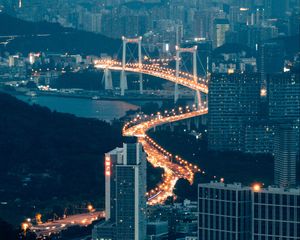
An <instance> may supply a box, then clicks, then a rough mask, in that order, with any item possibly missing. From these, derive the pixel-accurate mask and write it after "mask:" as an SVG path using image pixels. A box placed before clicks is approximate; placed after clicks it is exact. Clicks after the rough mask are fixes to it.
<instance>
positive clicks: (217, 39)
mask: <svg viewBox="0 0 300 240" xmlns="http://www.w3.org/2000/svg"><path fill="white" fill-rule="evenodd" d="M229 28H230V25H229V21H228V19H226V18H225V19H215V20H214V46H215V47H216V48H217V47H220V46H222V45H223V44H224V43H225V33H226V32H227V31H229Z"/></svg>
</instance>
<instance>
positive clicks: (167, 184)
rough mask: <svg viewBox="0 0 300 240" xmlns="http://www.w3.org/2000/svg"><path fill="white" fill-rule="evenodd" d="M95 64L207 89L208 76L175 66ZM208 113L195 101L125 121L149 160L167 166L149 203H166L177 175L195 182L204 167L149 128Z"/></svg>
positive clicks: (125, 132)
mask: <svg viewBox="0 0 300 240" xmlns="http://www.w3.org/2000/svg"><path fill="white" fill-rule="evenodd" d="M95 68H98V69H109V70H113V71H125V72H133V73H142V74H148V75H151V76H155V77H159V78H162V79H165V80H167V81H171V82H173V83H176V84H180V85H182V86H185V87H187V88H190V89H192V90H195V91H196V92H202V93H205V94H207V93H208V87H207V80H206V79H203V78H198V77H194V75H191V74H189V73H185V72H182V71H179V72H178V73H177V74H176V71H175V70H173V69H169V68H165V67H162V66H160V65H158V64H153V63H150V64H141V63H128V64H125V65H123V66H122V63H121V62H118V61H115V60H110V59H102V60H97V61H95ZM207 113H208V109H207V108H205V107H203V106H201V105H199V106H195V105H193V107H189V106H187V107H185V108H181V107H180V108H178V109H172V110H171V111H165V112H163V113H160V112H158V113H157V114H155V115H154V114H152V115H150V116H147V115H138V116H137V117H136V118H134V119H133V120H132V121H130V122H128V123H126V124H125V126H124V128H123V135H124V136H136V137H138V141H139V142H140V143H141V144H142V145H143V148H144V151H145V152H146V154H147V159H148V161H149V162H150V163H151V164H152V165H153V166H154V167H161V168H163V169H164V174H163V176H162V182H161V183H159V184H158V186H156V188H155V189H152V190H151V191H149V192H148V193H147V197H148V204H149V205H154V204H161V203H164V202H165V201H166V199H167V198H168V197H170V196H174V193H173V190H174V187H175V184H176V182H177V180H178V179H180V178H183V179H186V180H188V181H189V182H190V184H192V183H193V180H194V175H195V173H196V172H201V170H200V169H199V168H198V166H195V165H193V164H190V163H189V162H187V161H186V160H184V159H182V158H180V157H179V156H173V155H172V154H171V153H169V152H167V151H166V150H165V149H163V148H162V147H161V146H160V145H158V144H157V143H156V142H155V141H153V139H151V138H150V137H149V136H147V134H146V133H147V131H148V130H149V129H151V128H154V127H156V126H159V125H162V124H166V123H171V122H176V121H180V120H184V119H189V118H193V117H197V116H201V115H204V114H207Z"/></svg>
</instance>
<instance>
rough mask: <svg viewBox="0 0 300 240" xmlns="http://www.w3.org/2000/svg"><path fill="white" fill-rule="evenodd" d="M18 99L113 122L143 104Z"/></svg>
mask: <svg viewBox="0 0 300 240" xmlns="http://www.w3.org/2000/svg"><path fill="white" fill-rule="evenodd" d="M17 98H18V99H20V100H23V101H25V102H28V103H30V104H38V105H41V106H45V107H48V108H50V109H51V110H53V111H54V110H55V111H57V112H63V113H71V114H74V115H76V116H78V117H86V118H97V119H100V120H104V121H111V120H113V119H115V118H120V117H123V116H124V115H125V113H126V111H128V110H136V109H138V108H139V105H140V104H141V103H140V102H139V103H136V104H132V103H128V102H123V101H106V100H92V99H86V98H69V97H56V96H37V97H33V98H31V97H28V96H22V95H18V96H17Z"/></svg>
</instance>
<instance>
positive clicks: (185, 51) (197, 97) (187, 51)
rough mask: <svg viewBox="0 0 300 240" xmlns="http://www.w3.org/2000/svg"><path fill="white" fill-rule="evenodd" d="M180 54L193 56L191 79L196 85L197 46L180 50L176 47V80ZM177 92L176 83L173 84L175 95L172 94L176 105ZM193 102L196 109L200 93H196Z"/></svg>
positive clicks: (199, 100) (198, 104) (199, 103)
mask: <svg viewBox="0 0 300 240" xmlns="http://www.w3.org/2000/svg"><path fill="white" fill-rule="evenodd" d="M181 53H192V54H193V79H194V81H195V82H196V83H197V82H198V73H197V46H194V47H191V48H181V47H179V46H176V72H175V74H176V75H175V76H176V78H179V70H180V69H179V68H180V60H181V58H180V55H181ZM178 96H179V92H178V83H175V93H174V102H175V103H176V102H177V100H178ZM195 102H196V104H197V106H198V108H199V107H200V106H201V95H200V91H199V90H197V91H196V96H195Z"/></svg>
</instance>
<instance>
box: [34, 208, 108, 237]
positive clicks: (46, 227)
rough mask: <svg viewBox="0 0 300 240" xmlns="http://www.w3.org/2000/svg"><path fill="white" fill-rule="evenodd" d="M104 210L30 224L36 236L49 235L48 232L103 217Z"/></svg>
mask: <svg viewBox="0 0 300 240" xmlns="http://www.w3.org/2000/svg"><path fill="white" fill-rule="evenodd" d="M104 217H105V213H104V212H89V213H83V214H77V215H71V216H68V217H66V218H63V219H59V220H56V221H51V222H46V223H42V224H39V225H35V226H31V227H30V229H31V230H32V231H34V232H35V233H36V234H37V236H49V235H50V234H55V233H59V232H61V231H62V230H64V229H67V228H68V227H71V226H88V225H90V224H91V223H92V222H93V221H95V220H97V219H100V218H104Z"/></svg>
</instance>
